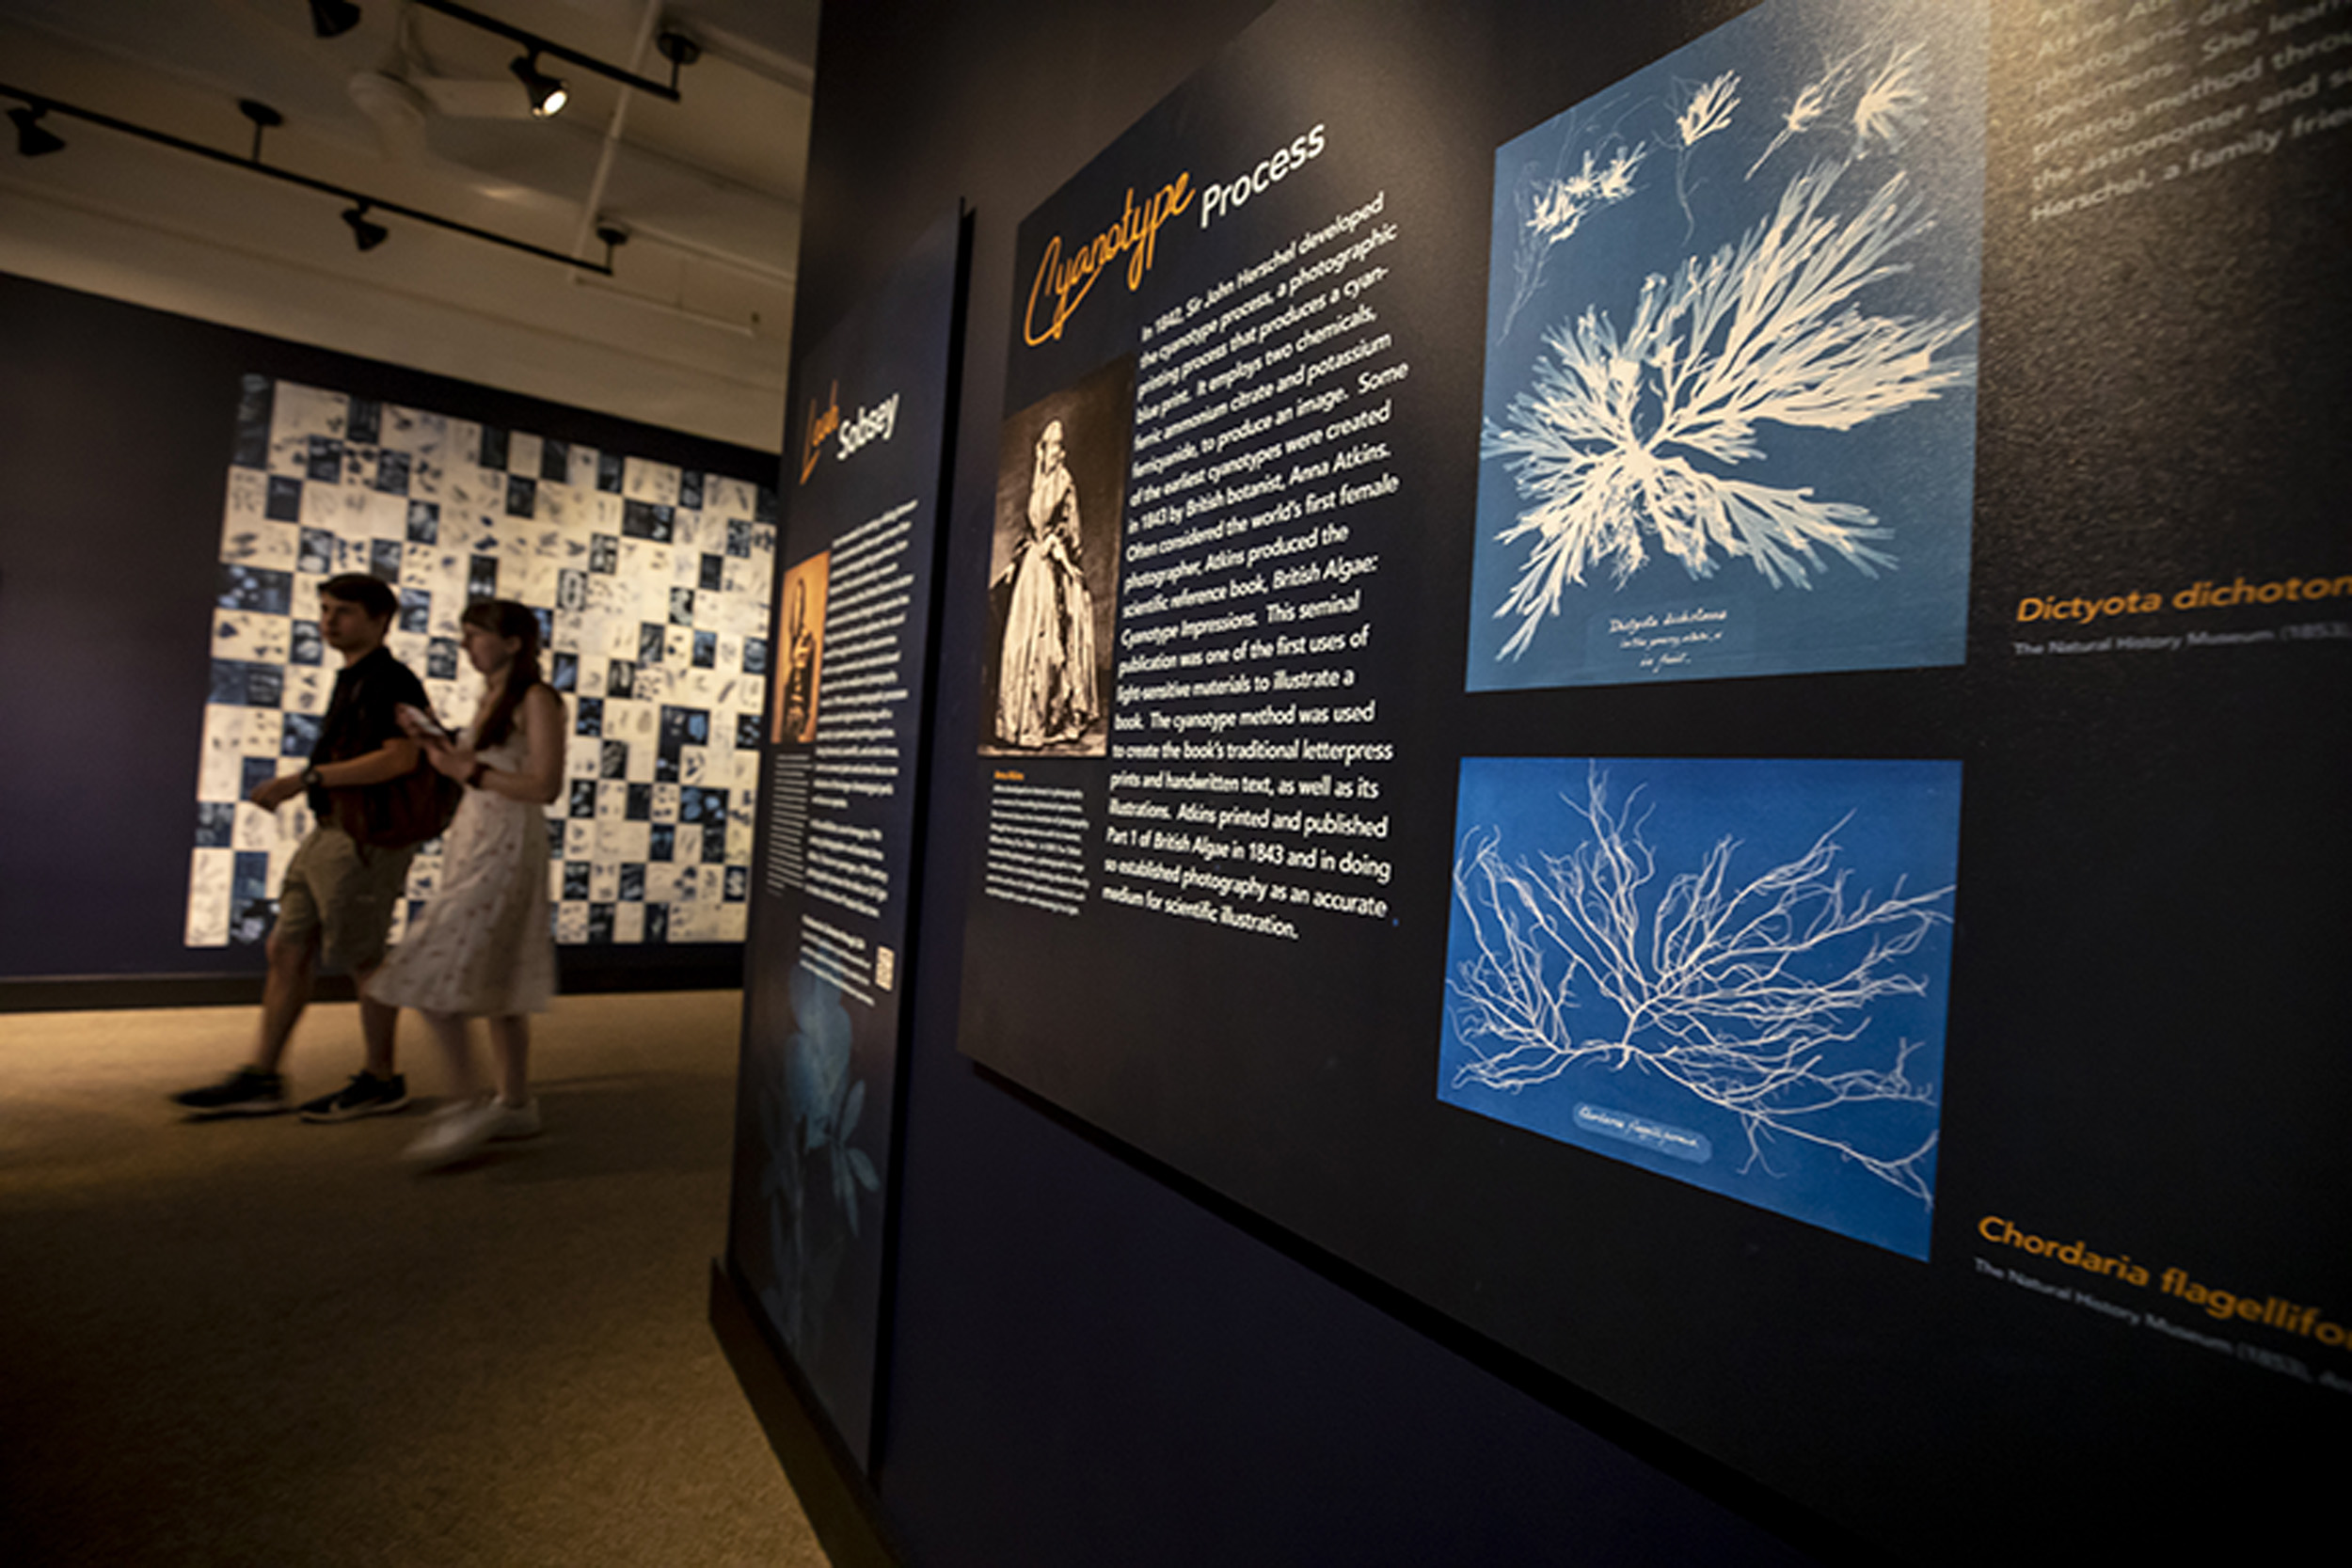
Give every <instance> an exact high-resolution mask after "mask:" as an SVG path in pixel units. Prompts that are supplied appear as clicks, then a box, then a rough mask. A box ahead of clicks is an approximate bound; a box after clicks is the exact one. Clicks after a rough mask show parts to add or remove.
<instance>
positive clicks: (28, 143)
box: [8, 103, 65, 158]
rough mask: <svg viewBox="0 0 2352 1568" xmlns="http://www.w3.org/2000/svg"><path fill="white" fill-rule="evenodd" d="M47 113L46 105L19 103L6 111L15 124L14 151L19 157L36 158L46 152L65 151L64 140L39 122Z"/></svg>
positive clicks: (47, 106)
mask: <svg viewBox="0 0 2352 1568" xmlns="http://www.w3.org/2000/svg"><path fill="white" fill-rule="evenodd" d="M48 112H49V105H48V104H46V103H20V104H18V105H17V106H16V107H15V108H13V109H10V110H9V111H8V118H9V119H12V120H14V121H15V122H16V150H17V155H18V156H19V157H24V158H38V157H40V156H41V155H42V154H43V153H46V152H62V151H64V150H65V138H64V137H63V136H61V135H57V133H56V132H55V131H52V130H51V129H49V127H48V126H46V125H43V124H42V123H41V122H40V117H41V116H43V115H45V114H47V113H48Z"/></svg>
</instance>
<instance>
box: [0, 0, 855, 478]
mask: <svg viewBox="0 0 2352 1568" xmlns="http://www.w3.org/2000/svg"><path fill="white" fill-rule="evenodd" d="M469 4H471V5H472V8H474V9H476V10H479V11H482V12H485V13H486V14H488V15H491V16H495V17H497V18H499V19H500V20H501V21H503V22H507V23H510V24H514V25H516V26H517V27H520V28H523V29H525V30H527V31H530V32H532V33H534V34H536V35H538V36H540V37H542V38H545V39H548V40H551V41H554V42H559V43H562V44H564V45H566V46H567V47H569V48H572V49H574V50H577V51H579V52H580V53H583V54H587V55H594V56H596V57H597V58H600V59H603V60H607V61H609V62H611V63H612V64H614V65H617V66H620V67H622V68H624V69H628V70H631V71H635V72H636V73H637V74H639V75H643V76H648V77H652V78H654V79H656V80H666V79H667V77H668V75H669V70H670V67H669V62H668V61H666V60H664V59H662V58H661V57H660V55H659V54H658V53H657V52H656V50H655V47H654V41H653V40H654V36H655V34H656V33H657V32H659V31H661V30H665V29H675V30H677V31H680V32H683V33H685V34H687V35H688V36H689V37H691V38H692V39H693V40H695V41H696V42H697V43H699V44H700V45H701V47H702V50H703V54H702V57H701V58H700V59H699V60H698V61H697V62H696V63H694V64H692V65H691V66H688V67H686V68H685V70H684V71H683V72H682V73H681V75H680V77H679V90H680V93H681V95H682V97H683V102H682V103H675V104H673V103H666V102H664V101H662V100H660V99H659V98H655V97H652V96H649V95H646V94H644V93H639V92H634V91H630V90H628V89H626V88H624V87H621V86H620V85H619V84H616V83H613V82H611V81H608V80H607V79H605V78H603V77H601V76H598V75H596V74H595V73H594V72H591V71H584V70H581V69H580V68H579V67H576V66H567V65H564V64H562V63H561V62H556V61H543V62H542V64H543V68H546V69H550V70H553V71H556V72H557V73H558V74H561V75H563V76H564V77H565V78H566V79H567V81H568V82H569V85H570V87H571V92H572V99H571V102H570V103H569V104H568V105H567V106H566V107H565V109H564V112H563V113H562V114H561V115H560V116H558V117H556V118H555V119H548V120H539V119H532V118H531V117H530V115H529V113H528V105H527V103H526V102H525V98H524V94H523V91H522V88H521V87H520V86H519V85H517V84H516V81H515V79H514V77H513V76H512V75H511V74H509V71H508V65H509V62H511V61H512V60H513V59H515V57H516V55H518V54H519V53H520V49H519V47H518V46H517V45H516V43H515V42H513V41H512V40H507V39H504V38H501V37H499V36H497V35H495V34H492V33H488V32H485V31H482V30H480V29H478V28H474V27H470V26H468V25H467V24H464V23H461V22H458V21H456V20H454V19H453V18H450V17H447V16H445V15H442V14H439V13H437V12H433V11H429V10H425V9H422V8H418V7H414V6H410V5H407V4H405V3H403V0H362V9H363V20H362V21H361V23H360V24H359V25H358V27H357V28H355V29H354V30H353V31H351V32H349V33H346V34H344V35H343V36H342V37H341V38H337V39H332V40H321V39H319V38H317V37H316V36H315V34H314V32H313V29H312V26H311V22H310V7H309V5H308V3H307V0H0V84H5V85H6V86H7V87H10V88H15V89H20V90H23V91H26V92H31V93H36V94H40V95H42V96H45V97H48V98H52V99H55V100H56V101H58V102H60V103H67V104H71V105H73V106H75V107H77V108H84V109H89V110H95V111H98V112H100V113H103V114H106V115H109V116H112V117H115V118H117V119H124V120H130V121H134V122H136V123H138V124H141V125H144V126H148V127H150V128H152V129H155V130H159V131H165V132H168V133H170V134H172V135H178V136H182V137H184V138H186V139H187V140H190V141H195V142H199V143H202V144H204V145H206V146H209V147H213V148H216V149H219V150H224V151H230V152H233V153H236V154H238V155H240V156H242V155H243V154H245V153H246V151H247V150H248V149H249V147H250V145H251V140H252V135H253V127H252V125H251V124H250V123H249V122H248V121H247V120H246V119H245V118H244V117H243V116H242V115H241V114H240V113H239V112H238V109H237V101H238V100H239V99H241V98H252V99H258V100H261V101H262V102H263V103H268V104H270V105H271V106H272V107H274V108H276V109H277V110H278V111H279V112H280V113H281V114H282V115H283V116H284V117H285V123H284V124H283V125H282V126H280V127H278V128H277V129H275V130H272V131H270V132H269V133H268V134H267V136H266V139H265V141H264V144H263V149H262V161H263V162H264V163H266V164H269V165H271V166H275V167H278V168H282V169H286V170H290V171H293V172H297V173H300V174H303V175H306V176H309V177H310V178H313V179H317V180H322V181H325V182H329V183H332V184H336V185H339V186H342V187H344V188H347V189H351V190H355V191H361V192H366V193H369V194H371V195H375V196H378V197H381V198H386V199H389V200H393V201H398V202H401V203H403V204H405V205H407V206H410V207H413V208H416V209H418V210H420V211H424V212H429V213H433V214H438V215H441V216H445V217H449V218H453V219H455V220H457V221H460V222H463V223H467V224H471V225H474V226H476V227H479V228H482V229H486V230H493V231H495V232H498V233H500V234H504V235H508V236H511V237H513V238H516V239H519V240H523V241H527V242H528V243H530V244H532V245H539V246H542V247H545V248H547V249H550V250H554V251H558V252H562V253H564V254H566V255H576V256H586V257H595V258H601V257H602V255H603V251H604V247H603V245H601V244H600V243H599V242H598V241H597V240H596V237H595V232H594V231H595V230H596V227H597V226H598V225H599V224H600V223H617V224H619V225H621V226H623V227H625V228H627V229H628V230H629V231H630V236H631V237H630V239H629V241H628V243H627V244H626V245H623V246H622V247H621V248H620V249H619V250H618V252H617V253H616V255H615V257H614V261H613V265H614V269H615V276H614V277H612V279H611V280H606V279H603V278H599V277H594V276H592V275H586V274H581V273H579V272H578V271H577V269H572V268H567V267H565V266H564V265H562V264H561V263H559V262H556V261H547V260H543V259H539V258H535V257H532V256H527V255H524V254H522V253H519V252H516V251H512V250H507V249H504V248H502V247H501V246H497V245H488V244H485V243H483V242H480V241H477V240H473V239H469V238H466V237H463V236H460V235H456V234H453V233H449V232H447V231H445V230H437V229H434V228H432V227H429V226H425V225H421V224H417V223H414V222H410V221H406V220H404V219H402V218H400V217H398V216H397V215H390V214H374V215H375V216H376V217H378V218H379V219H380V220H381V221H382V222H384V224H385V225H386V226H387V227H388V228H389V230H391V235H390V238H389V240H388V241H387V242H386V243H385V244H383V245H379V246H378V247H376V248H375V249H374V250H373V251H370V252H367V253H365V254H362V253H360V252H359V251H358V248H357V247H356V246H355V245H354V244H353V243H352V236H351V233H350V231H349V230H347V229H346V228H345V227H344V225H343V224H342V221H341V220H340V217H339V214H341V213H342V210H343V208H344V206H345V205H346V203H344V202H343V201H342V200H341V199H339V198H334V197H331V196H327V195H324V194H321V193H318V192H314V191H309V190H305V189H303V188H301V187H299V186H295V185H291V184H287V183H284V182H278V181H274V180H268V179H264V178H261V177H258V176H256V175H253V174H250V173H248V172H246V171H243V170H240V169H238V168H235V167H231V166H224V165H220V164H215V163H213V162H210V161H207V160H205V159H202V158H199V157H195V156H192V155H189V154H186V153H183V152H179V151H175V150H170V149H168V148H165V147H160V146H156V145H153V144H151V143H148V142H145V141H141V140H139V139H137V138H135V137H131V136H126V135H119V134H118V133H115V132H112V131H109V130H106V129H104V128H103V127H100V126H96V125H91V124H88V123H87V122H83V121H78V120H75V119H72V118H71V117H69V116H64V115H52V116H51V117H50V118H49V119H47V120H45V121H44V122H43V123H44V124H45V125H46V126H47V127H48V128H50V129H52V130H54V131H56V133H57V134H58V135H62V136H63V137H64V138H65V139H66V141H67V143H68V146H67V148H66V150H64V151H62V152H58V153H54V154H51V155H47V156H43V157H40V158H38V159H28V158H24V157H21V156H18V155H17V154H16V153H15V151H14V138H13V135H7V139H6V140H0V270H6V271H9V272H14V273H18V274H20V275H23V276H27V277H38V278H41V279H44V280H46V281H50V282H56V283H62V284H65V285H68V286H70V287H75V288H81V289H87V290H90V291H92V292H95V293H105V294H110V295H113V296H115V297H119V298H123V299H128V300H132V301H134V302H135V303H138V304H143V305H151V306H154V307H156V308H159V309H169V310H176V311H180V312H182V313H184V314H189V315H195V316H199V317H202V318H204V319H207V320H212V321H218V322H223V323H226V324H228V325H235V326H240V327H245V328H247V329H249V330H254V331H261V332H267V333H271V334H274V335H277V336H281V337H289V338H294V339H297V340H299V341H307V342H314V343H319V344H323V345H325V346H326V347H330V348H335V349H340V350H342V351H344V352H347V353H354V354H361V355H366V356H372V357H375V358H383V359H389V360H393V361H395V362H398V363H402V364H406V365H413V366H416V367H419V368H421V369H424V370H429V371H434V372H439V373H442V374H448V375H455V376H459V377H463V378H465V379H468V380H473V381H480V382H485V383H488V384H490V385H493V386H498V387H502V388H510V389H513V390H516V391H522V392H527V393H530V394H532V395H534V396H538V397H545V398H549V399H552V400H554V401H558V402H564V403H571V404H582V405H585V406H589V407H594V408H598V409H602V410H605V411H608V412H612V413H616V414H621V415H624V416H626V417H628V418H632V419H639V420H647V421H648V422H652V423H656V424H662V425H668V426H671V427H674V428H678V429H684V430H689V431H692V432H694V433H696V434H699V435H707V436H717V437H719V438H722V439H725V440H732V441H739V442H742V443H744V444H746V445H750V446H755V447H760V448H764V449H768V450H776V449H778V448H779V447H780V445H781V440H782V434H783V429H784V413H783V408H784V390H785V385H784V384H785V374H786V369H787V363H788V356H789V343H788V334H789V331H790V325H791V312H792V281H793V265H794V257H795V256H796V254H797V252H798V249H799V243H800V212H801V197H802V180H803V168H804V166H805V164H806V161H807V152H808V110H809V87H810V83H811V81H812V79H813V68H814V64H815V51H816V32H817V8H818V0H670V3H668V4H666V5H664V4H661V3H660V0H651V3H648V0H469ZM14 106H15V105H14V103H12V102H11V103H8V107H14ZM11 129H12V128H11Z"/></svg>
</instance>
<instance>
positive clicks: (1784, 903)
mask: <svg viewBox="0 0 2352 1568" xmlns="http://www.w3.org/2000/svg"><path fill="white" fill-rule="evenodd" d="M1621 774H1622V775H1629V776H1630V777H1632V778H1634V779H1636V780H1640V781H1643V782H1634V783H1624V782H1621V780H1620V777H1619V775H1621ZM1957 801H1958V768H1957V765H1953V764H1941V763H1880V764H1864V763H1854V764H1844V763H1795V762H1791V763H1761V762H1758V763H1737V762H1700V761H1692V762H1658V763H1646V764H1645V763H1602V762H1598V761H1587V762H1583V763H1575V762H1570V761H1565V760H1564V761H1557V762H1553V761H1546V760H1544V759H1491V758H1486V759H1481V758H1472V759H1469V760H1467V761H1465V763H1464V764H1463V805H1462V815H1461V819H1460V829H1459V832H1458V836H1457V848H1456V853H1455V860H1454V920H1453V927H1452V932H1451V939H1450V946H1449V961H1450V969H1449V973H1448V975H1447V984H1446V998H1447V1001H1446V1014H1447V1019H1446V1022H1447V1031H1448V1039H1449V1042H1450V1047H1449V1051H1448V1053H1447V1055H1446V1058H1445V1062H1446V1066H1445V1069H1444V1070H1445V1078H1444V1081H1443V1083H1442V1084H1441V1085H1440V1095H1441V1097H1442V1098H1444V1099H1445V1100H1447V1101H1449V1102H1451V1103H1454V1104H1456V1105H1461V1106H1465V1107H1467V1108H1470V1109H1475V1110H1479V1111H1481V1112H1483V1113H1484V1114H1486V1115H1490V1116H1494V1117H1498V1118H1499V1119H1503V1120H1510V1121H1515V1122H1517V1123H1518V1124H1520V1125H1523V1126H1530V1127H1534V1129H1535V1130H1537V1131H1543V1132H1548V1133H1549V1134H1550V1135H1553V1136H1560V1137H1564V1138H1565V1140H1566V1141H1572V1142H1580V1143H1585V1144H1587V1145H1588V1146H1589V1147H1595V1148H1601V1149H1602V1150H1603V1151H1604V1152H1610V1153H1617V1154H1620V1157H1624V1156H1623V1155H1622V1154H1621V1153H1620V1150H1621V1149H1622V1148H1625V1147H1627V1146H1634V1147H1640V1148H1645V1149H1647V1150H1649V1151H1651V1153H1652V1154H1653V1156H1654V1157H1655V1158H1656V1159H1657V1161H1658V1163H1659V1164H1661V1165H1666V1166H1670V1167H1671V1172H1670V1173H1673V1174H1683V1170H1684V1167H1690V1168H1691V1170H1692V1174H1687V1175H1684V1179H1685V1180H1692V1181H1696V1182H1698V1183H1699V1184H1702V1185H1709V1186H1714V1187H1717V1188H1718V1189H1720V1190H1724V1191H1726V1192H1730V1193H1732V1194H1734V1196H1741V1197H1743V1198H1745V1199H1746V1200H1747V1201H1750V1202H1755V1203H1757V1204H1760V1205H1761V1206H1763V1207H1767V1208H1774V1209H1779V1210H1781V1211H1782V1212H1790V1213H1795V1214H1797V1215H1798V1216H1799V1217H1801V1218H1806V1219H1810V1220H1813V1221H1814V1222H1815V1223H1819V1224H1823V1225H1828V1226H1831V1227H1834V1228H1839V1229H1849V1230H1850V1231H1851V1232H1852V1233H1855V1234H1865V1233H1867V1230H1868V1229H1869V1227H1866V1226H1857V1225H1849V1224H1848V1223H1846V1221H1845V1216H1848V1215H1851V1214H1853V1213H1856V1212H1871V1213H1873V1214H1876V1215H1879V1216H1880V1217H1879V1218H1877V1219H1874V1220H1873V1221H1871V1222H1870V1226H1875V1227H1881V1228H1883V1227H1894V1228H1896V1229H1898V1230H1902V1229H1905V1228H1915V1229H1916V1230H1917V1232H1918V1234H1919V1236H1920V1238H1921V1241H1920V1244H1921V1245H1922V1246H1924V1223H1925V1219H1924V1216H1925V1213H1926V1211H1927V1210H1928V1208H1929V1207H1931V1204H1932V1201H1933V1195H1934V1154H1935V1148H1936V1141H1937V1136H1938V1132H1937V1129H1938V1119H1939V1113H1938V1092H1937V1084H1936V1077H1937V1071H1938V1067H1939V1064H1940V1062H1941V1056H1942V1040H1941V998H1940V995H1937V994H1934V993H1936V992H1940V990H1941V984H1942V978H1943V970H1944V968H1945V964H1946V953H1947V946H1948V938H1947V928H1948V927H1949V926H1950V923H1951V901H1952V897H1953V892H1954V889H1953V885H1952V882H1951V880H1950V872H1951V869H1952V861H1953V855H1954V853H1955V851H1954V847H1953V846H1954V839H1955V837H1956V832H1957ZM1872 818H1875V819H1877V820H1876V821H1875V822H1873V821H1871V820H1869V819H1872ZM1742 819H1747V820H1753V821H1755V822H1756V823H1757V824H1758V826H1759V827H1760V828H1762V829H1763V830H1765V832H1764V834H1763V835H1762V836H1765V837H1767V838H1769V839H1770V840H1771V841H1772V843H1773V845H1774V846H1775V847H1774V848H1772V849H1771V850H1764V849H1762V848H1759V847H1751V845H1750V843H1749V842H1748V839H1747V836H1746V835H1745V834H1743V833H1740V832H1731V831H1725V830H1724V829H1723V828H1722V827H1721V826H1720V824H1721V823H1722V822H1724V821H1740V820H1742ZM1693 829H1696V830H1697V831H1695V832H1694V831H1693ZM1857 857H1859V858H1860V860H1861V861H1863V862H1864V863H1867V875H1865V874H1864V872H1863V871H1862V870H1860V869H1858V868H1857V866H1856V864H1855V861H1856V859H1857ZM1905 859H1909V860H1912V861H1915V862H1917V863H1923V864H1924V866H1925V869H1926V870H1927V871H1928V872H1929V873H1930V875H1928V876H1927V877H1924V878H1917V879H1915V878H1914V877H1913V876H1911V875H1909V874H1908V873H1907V872H1905V871H1902V870H1895V869H1892V866H1893V865H1899V864H1901V863H1903V861H1904V860H1905ZM1857 1178H1859V1179H1861V1180H1863V1182H1864V1184H1865V1185H1866V1187H1867V1188H1869V1189H1871V1190H1873V1191H1875V1192H1877V1193H1878V1195H1879V1196H1877V1197H1875V1198H1871V1197H1867V1196H1863V1195H1857V1193H1856V1192H1855V1191H1854V1190H1853V1183H1854V1180H1856V1179H1857ZM1784 1185H1787V1186H1788V1188H1789V1189H1790V1190H1789V1191H1787V1192H1782V1191H1780V1190H1779V1189H1781V1188H1782V1187H1783V1186H1784ZM1905 1203H1908V1204H1909V1205H1910V1206H1911V1207H1912V1209H1913V1210H1915V1211H1916V1212H1915V1214H1914V1215H1913V1216H1912V1217H1911V1218H1910V1219H1907V1220H1906V1219H1904V1218H1903V1217H1902V1216H1901V1215H1900V1214H1899V1213H1891V1214H1890V1211H1899V1210H1900V1209H1901V1207H1902V1205H1903V1204H1905ZM1870 1239H1873V1240H1882V1241H1884V1240H1885V1238H1884V1237H1883V1236H1881V1235H1876V1234H1873V1235H1871V1236H1870ZM1886 1244H1898V1243H1892V1242H1888V1243H1886ZM1904 1250H1910V1248H1908V1247H1905V1248H1904Z"/></svg>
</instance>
